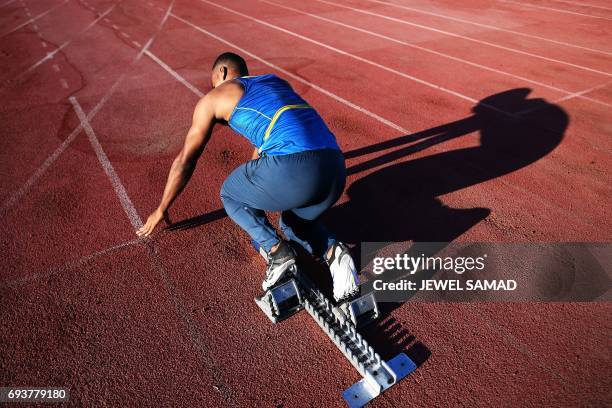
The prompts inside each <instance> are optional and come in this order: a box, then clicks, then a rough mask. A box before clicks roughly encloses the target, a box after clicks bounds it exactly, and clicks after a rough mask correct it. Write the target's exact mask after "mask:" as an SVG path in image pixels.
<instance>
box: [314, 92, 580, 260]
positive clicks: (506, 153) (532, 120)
mask: <svg viewBox="0 0 612 408" xmlns="http://www.w3.org/2000/svg"><path fill="white" fill-rule="evenodd" d="M530 92H531V90H530V89H528V88H517V89H512V90H508V91H505V92H501V93H498V94H495V95H492V96H489V97H487V98H485V99H483V100H481V101H480V102H479V103H478V104H477V105H476V106H474V108H473V109H472V112H473V115H471V116H469V117H466V118H464V119H461V120H458V121H456V122H452V123H448V124H445V125H442V126H438V127H435V128H432V129H428V130H425V131H422V132H418V133H415V134H412V135H407V136H402V137H399V138H396V139H393V140H389V141H385V142H381V143H377V144H374V145H370V146H367V147H364V148H360V149H356V150H352V151H349V152H346V154H345V157H346V158H347V160H351V159H353V158H357V157H359V156H362V155H364V154H371V153H374V152H380V151H383V150H387V149H390V148H395V150H393V151H391V152H388V153H383V154H382V155H379V156H377V157H375V158H373V159H370V160H368V161H364V162H361V163H357V164H354V165H352V166H349V167H348V168H347V172H348V174H349V175H351V174H356V173H360V172H363V171H367V170H370V169H372V168H374V167H378V166H382V165H385V164H388V163H391V162H394V161H397V160H401V159H403V158H405V157H406V156H409V155H411V154H415V153H417V152H420V151H422V150H424V149H428V148H431V147H433V146H435V145H439V144H441V143H443V142H447V141H451V140H452V139H456V138H459V137H464V136H466V135H469V134H472V133H474V132H478V133H479V139H478V142H479V143H478V144H477V145H476V146H469V147H461V148H457V149H448V150H447V149H443V148H442V146H439V147H441V149H440V150H443V151H440V152H436V153H433V154H430V155H427V156H424V157H419V158H416V159H413V160H408V161H402V162H401V163H398V164H394V165H391V166H388V167H384V168H382V169H380V170H377V171H375V172H373V173H370V174H368V175H367V176H365V177H363V178H360V179H358V180H356V181H355V182H353V183H352V184H351V185H350V186H349V187H348V189H347V191H346V193H347V195H348V196H349V201H348V202H346V203H344V204H341V205H338V206H336V207H334V208H332V209H331V210H330V211H328V212H327V213H326V214H325V216H324V218H323V220H324V222H325V224H326V225H327V226H328V227H329V228H330V229H331V230H332V231H334V232H335V233H336V234H337V235H338V237H339V238H340V240H342V241H345V242H349V243H355V244H357V243H360V242H381V245H383V244H382V243H384V242H405V241H413V242H452V241H454V240H455V239H457V238H458V237H459V236H461V235H462V234H463V233H465V232H466V231H468V230H469V229H470V228H472V227H473V226H475V225H476V224H478V223H479V222H481V221H482V220H484V219H485V218H486V217H487V216H488V215H489V214H490V213H491V211H492V209H489V208H483V207H473V208H451V207H448V206H446V205H444V204H443V202H442V201H441V200H440V197H441V196H443V195H445V194H448V193H452V192H456V191H458V190H463V189H466V188H469V187H472V186H474V185H477V184H480V183H483V182H486V181H488V180H492V179H494V178H497V177H500V176H503V175H506V174H508V173H511V172H513V171H516V170H518V169H521V168H524V167H526V166H528V165H530V164H532V163H534V162H535V161H537V160H539V159H540V158H542V157H544V156H546V155H547V154H548V153H550V152H551V151H552V150H553V149H554V148H555V147H556V146H558V145H559V143H560V142H561V140H562V139H563V136H564V132H565V129H566V128H567V125H568V123H569V117H568V115H567V114H566V113H565V111H563V109H561V108H560V107H558V106H557V105H554V104H551V103H549V102H547V101H545V100H544V99H529V98H528V95H529V93H530ZM407 144H408V145H407ZM463 144H464V145H465V143H463ZM510 188H512V187H510ZM493 210H494V209H493ZM361 255H363V257H361V259H363V260H364V262H367V261H369V260H370V257H371V256H373V254H361ZM356 258H357V259H359V258H360V257H356Z"/></svg>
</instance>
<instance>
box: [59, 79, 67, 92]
mask: <svg viewBox="0 0 612 408" xmlns="http://www.w3.org/2000/svg"><path fill="white" fill-rule="evenodd" d="M60 83H61V84H62V88H65V89H68V82H66V80H65V79H64V78H61V79H60Z"/></svg>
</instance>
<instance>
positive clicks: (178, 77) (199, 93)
mask: <svg viewBox="0 0 612 408" xmlns="http://www.w3.org/2000/svg"><path fill="white" fill-rule="evenodd" d="M145 54H146V55H147V57H149V58H151V59H152V60H153V61H155V63H157V65H159V66H160V67H162V68H163V69H165V70H166V71H167V72H168V73H169V74H170V75H172V76H173V77H174V79H176V80H177V81H179V82H180V83H181V84H183V85H184V86H185V87H186V88H187V89H189V90H190V91H191V92H193V93H194V94H196V95H197V96H198V97H200V98H201V97H203V96H204V93H202V91H200V90H199V89H198V88H196V87H195V86H193V85H192V84H191V83H190V82H189V81H187V80H186V79H185V78H183V77H182V76H181V75H179V73H178V72H176V71H175V70H173V69H172V68H170V67H169V66H168V65H167V64H166V63H165V62H163V61H162V60H160V59H159V58H158V57H157V56H156V55H155V54H153V53H152V52H151V51H145Z"/></svg>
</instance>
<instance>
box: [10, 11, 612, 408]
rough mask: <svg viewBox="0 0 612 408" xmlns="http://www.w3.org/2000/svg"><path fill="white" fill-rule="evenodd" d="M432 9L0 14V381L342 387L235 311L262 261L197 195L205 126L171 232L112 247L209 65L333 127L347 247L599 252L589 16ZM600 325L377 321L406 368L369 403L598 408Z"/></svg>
mask: <svg viewBox="0 0 612 408" xmlns="http://www.w3.org/2000/svg"><path fill="white" fill-rule="evenodd" d="M457 3H458V2H454V1H450V0H436V1H425V0H419V1H408V0H389V1H386V0H385V1H383V0H380V1H378V0H320V1H316V0H309V1H304V2H292V1H289V0H265V1H249V2H246V1H239V0H228V1H224V2H218V1H216V0H210V1H209V0H177V1H175V2H172V3H171V2H169V1H168V0H154V1H147V0H122V1H119V2H116V1H109V0H87V1H85V0H80V1H77V0H69V1H67V2H63V0H44V1H43V0H15V1H12V2H11V1H4V2H3V3H0V22H1V27H2V29H0V52H1V54H0V55H1V56H2V58H1V59H0V64H1V66H2V70H1V74H0V79H1V81H2V83H1V88H0V93H1V96H2V101H3V103H2V105H1V106H0V118H1V119H0V122H1V123H2V133H3V134H2V138H1V139H0V140H1V142H0V143H1V148H0V155H1V156H0V160H1V162H2V172H1V181H2V183H1V185H2V188H1V189H0V200H1V209H0V211H1V212H2V219H3V220H4V228H3V233H2V235H1V236H0V245H1V251H2V254H3V256H4V258H5V261H4V263H3V267H2V276H1V280H0V310H1V311H2V319H1V320H0V321H1V323H0V324H1V330H0V346H1V347H0V349H1V350H2V352H1V353H0V385H53V386H61V385H66V386H70V387H71V403H72V405H103V404H104V405H110V406H129V405H164V406H165V405H183V406H285V407H289V406H342V405H343V402H342V399H341V396H340V394H341V392H342V391H343V390H344V389H346V388H347V387H348V386H350V385H351V384H352V383H353V382H354V381H356V380H357V379H358V375H357V373H356V372H355V371H354V370H353V369H352V367H351V366H350V365H349V364H348V363H347V362H346V361H345V360H344V359H343V357H342V356H341V354H340V353H339V352H338V351H337V349H336V348H335V347H334V346H333V344H332V343H331V342H329V340H328V339H327V338H325V336H324V335H323V334H322V333H321V332H320V331H319V329H318V327H317V326H316V324H314V322H312V321H311V319H310V318H309V317H308V316H307V315H306V314H299V315H297V316H296V317H294V318H292V319H290V320H289V321H287V322H284V323H283V324H282V325H277V326H273V325H271V324H269V322H268V321H267V320H266V318H265V316H264V315H262V314H261V313H260V311H259V310H258V309H257V308H256V306H255V304H254V302H253V301H252V298H253V296H254V295H256V294H258V291H259V284H260V281H261V279H262V275H263V272H262V271H263V269H264V265H263V262H262V261H261V259H260V258H259V256H258V255H257V254H255V253H254V251H252V249H251V248H250V245H249V243H248V240H247V239H246V237H245V235H244V234H243V233H242V232H241V231H240V230H239V229H238V227H236V226H235V225H234V224H233V223H232V222H231V221H230V220H228V219H227V217H225V215H224V213H223V211H221V210H220V209H221V203H220V200H219V198H218V191H219V188H220V185H221V183H222V182H223V180H224V178H225V177H226V175H227V174H228V173H229V172H230V171H231V170H232V169H233V168H235V167H236V166H237V165H239V164H240V163H242V162H244V161H245V160H246V159H247V158H248V155H249V151H250V149H249V146H248V145H247V143H246V142H244V141H243V140H240V139H239V138H238V137H236V136H235V135H232V134H231V132H230V131H228V130H227V129H217V130H216V131H215V135H214V137H213V139H212V141H211V143H210V144H209V147H208V149H207V150H206V152H205V153H204V155H203V157H202V160H201V163H200V165H199V167H198V168H197V170H196V174H195V175H194V177H193V181H192V183H191V185H190V186H189V188H188V189H187V190H186V191H185V193H184V194H183V196H181V198H180V199H179V200H178V201H177V203H176V206H175V208H173V209H172V212H171V215H172V218H173V220H174V221H177V222H179V224H178V225H179V226H181V228H176V229H173V230H163V231H161V232H159V233H157V234H156V235H155V236H154V237H153V239H152V240H151V241H150V242H145V241H141V240H138V239H136V236H135V234H134V230H135V227H136V226H137V225H139V223H141V222H142V219H143V218H145V217H146V216H147V214H148V213H149V212H150V211H151V210H152V209H153V208H154V206H155V205H156V204H157V200H158V199H159V195H160V194H161V191H162V188H163V183H164V181H165V177H166V174H167V170H168V168H169V165H170V163H171V160H172V158H173V155H174V154H176V152H177V151H178V149H179V148H180V146H181V143H182V138H183V137H184V133H185V131H186V129H187V127H188V124H189V120H190V116H191V113H192V109H193V107H194V105H195V103H196V101H197V100H198V96H199V95H201V94H202V93H204V92H206V91H207V90H208V87H209V78H208V75H209V74H208V69H209V66H210V64H211V62H212V60H213V59H214V57H215V56H216V55H218V54H219V53H220V52H223V51H226V50H233V51H237V52H239V53H242V54H243V55H244V56H245V57H246V59H247V61H248V63H249V65H250V67H251V71H252V73H253V74H262V73H268V72H274V73H276V74H278V75H281V76H283V77H285V78H286V79H288V80H289V81H290V82H291V83H292V85H293V86H294V87H295V88H296V89H297V90H298V91H299V92H300V93H301V94H303V95H304V97H305V98H306V99H308V101H309V102H310V103H311V104H312V105H314V106H315V107H316V108H317V109H318V110H319V111H320V112H321V114H322V116H323V117H324V118H325V119H326V121H327V122H328V123H329V126H330V127H331V128H332V130H333V131H334V132H335V134H336V135H337V137H338V140H339V142H340V144H341V146H342V148H343V150H344V151H345V153H346V156H347V166H348V167H349V173H350V177H349V184H348V188H347V191H346V193H345V194H344V196H343V197H342V199H341V200H340V202H339V203H338V204H337V205H336V206H335V207H334V208H333V209H332V210H331V211H330V212H329V214H328V215H327V217H326V221H327V222H328V223H329V224H330V225H332V226H334V228H335V229H336V230H337V232H338V233H339V234H340V236H341V237H342V238H343V239H345V240H347V241H348V242H351V243H358V242H360V241H387V240H388V241H413V240H414V241H424V240H429V241H444V240H449V241H450V240H453V241H454V240H456V241H496V242H497V241H504V242H525V241H537V242H551V241H552V242H565V241H595V242H597V241H610V239H611V238H612V225H611V222H610V219H611V217H610V208H609V205H608V203H609V202H610V197H611V186H610V182H609V180H610V170H611V167H612V161H611V153H612V144H611V142H610V141H611V137H610V136H611V135H612V115H610V112H611V110H610V108H611V106H612V48H611V47H610V44H612V42H611V39H612V38H611V36H610V33H609V30H608V27H609V24H610V20H611V19H612V7H610V5H609V4H608V3H607V2H606V1H603V0H589V1H588V2H585V3H582V4H581V2H579V1H566V0H542V1H536V0H517V1H502V0H498V1H495V0H471V1H465V2H460V4H457ZM81 108H82V110H83V111H84V113H85V115H87V119H86V120H81V119H83V118H81V119H79V117H78V116H77V114H76V110H78V109H81ZM491 112H495V114H493V113H491ZM516 115H521V116H523V118H524V120H523V121H521V122H520V124H514V125H510V123H512V121H511V118H513V117H516ZM502 136H507V137H508V138H512V139H511V140H513V141H516V142H513V143H509V144H507V145H503V146H502V147H504V149H505V150H503V151H502V152H501V153H499V155H496V156H494V157H492V155H491V154H490V152H491V147H490V146H491V143H493V144H495V143H498V142H496V140H501V139H499V138H501V137H502ZM504 140H509V139H504ZM373 197H376V199H375V200H374V199H373ZM356 225H358V226H359V228H358V229H357V227H356ZM611 312H612V308H611V306H610V303H609V302H599V303H588V304H587V303H546V304H541V303H540V304H530V303H523V304H494V303H477V304H423V303H411V304H406V305H402V306H401V307H398V308H395V309H393V310H389V311H388V313H387V314H386V315H385V317H384V320H383V321H381V322H380V323H379V324H378V325H377V326H376V327H374V328H371V329H369V332H368V333H367V334H368V336H369V338H370V339H372V341H373V342H374V343H375V344H376V345H377V346H378V347H381V348H382V350H383V355H385V356H386V357H389V356H391V355H393V354H394V353H396V352H398V351H400V350H404V351H407V352H408V353H409V354H410V355H411V356H412V357H413V358H415V359H416V360H418V362H419V363H420V364H421V365H420V367H419V368H418V369H417V371H416V372H415V373H413V374H412V375H411V376H410V377H409V378H407V379H406V380H405V381H403V382H401V383H400V384H399V385H398V386H396V387H394V388H392V389H391V390H390V391H389V392H387V393H386V394H384V395H383V396H382V397H380V398H378V399H377V400H376V401H375V403H374V404H373V405H374V406H466V405H469V406H483V407H485V406H486V407H488V406H514V405H519V406H533V405H546V406H603V405H605V404H606V403H609V401H610V397H611V395H610V389H611V385H612V384H611V383H610V379H609V378H610V375H609V374H610V372H611V368H612V367H611V364H610V357H609V345H610V343H609V339H610V335H611V334H612V326H611V324H610V318H609V316H610V313H611Z"/></svg>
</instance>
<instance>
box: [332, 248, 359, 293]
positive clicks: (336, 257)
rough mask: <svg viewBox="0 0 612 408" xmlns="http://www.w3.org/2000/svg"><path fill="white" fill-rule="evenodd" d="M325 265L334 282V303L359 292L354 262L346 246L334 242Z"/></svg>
mask: <svg viewBox="0 0 612 408" xmlns="http://www.w3.org/2000/svg"><path fill="white" fill-rule="evenodd" d="M326 262H327V265H328V266H329V270H330V272H331V275H332V280H333V281H334V299H336V302H341V301H343V300H346V299H349V298H351V297H353V296H355V295H356V294H357V293H358V292H359V277H357V269H356V268H355V262H354V261H353V258H352V257H351V254H350V253H349V251H348V248H347V247H346V245H344V244H343V243H341V242H336V243H335V244H334V245H333V247H332V253H331V256H330V257H329V259H326Z"/></svg>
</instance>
